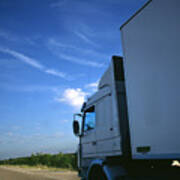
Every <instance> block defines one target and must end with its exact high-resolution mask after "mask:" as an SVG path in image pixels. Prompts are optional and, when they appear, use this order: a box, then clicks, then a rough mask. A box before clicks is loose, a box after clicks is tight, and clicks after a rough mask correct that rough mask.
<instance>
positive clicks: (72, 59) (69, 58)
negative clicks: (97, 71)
mask: <svg viewBox="0 0 180 180" xmlns="http://www.w3.org/2000/svg"><path fill="white" fill-rule="evenodd" d="M58 56H59V57H60V58H61V59H63V60H66V61H70V62H74V63H76V64H80V65H85V66H92V67H97V68H101V67H104V64H103V63H98V62H94V61H89V60H86V59H83V60H81V58H76V57H73V56H69V55H65V54H62V53H59V54H58Z"/></svg>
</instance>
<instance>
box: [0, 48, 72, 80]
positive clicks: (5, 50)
mask: <svg viewBox="0 0 180 180" xmlns="http://www.w3.org/2000/svg"><path fill="white" fill-rule="evenodd" d="M0 52H3V53H6V54H9V55H11V56H13V57H15V58H16V59H19V60H21V61H22V62H24V63H26V64H28V65H30V66H32V67H34V68H36V69H39V70H41V71H42V72H44V73H46V74H50V75H53V76H57V77H61V78H64V79H69V76H68V75H66V74H65V73H64V72H60V71H58V70H55V69H48V68H46V67H45V66H44V65H43V64H41V63H40V62H38V61H37V60H36V59H33V58H31V57H29V56H27V55H24V54H23V53H19V52H17V51H14V50H11V49H8V48H2V47H0Z"/></svg>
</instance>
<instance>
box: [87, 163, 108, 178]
mask: <svg viewBox="0 0 180 180" xmlns="http://www.w3.org/2000/svg"><path fill="white" fill-rule="evenodd" d="M88 180H108V179H107V177H106V175H105V173H104V171H103V169H102V168H101V167H100V166H95V167H94V168H93V169H92V172H91V173H90V177H89V178H88Z"/></svg>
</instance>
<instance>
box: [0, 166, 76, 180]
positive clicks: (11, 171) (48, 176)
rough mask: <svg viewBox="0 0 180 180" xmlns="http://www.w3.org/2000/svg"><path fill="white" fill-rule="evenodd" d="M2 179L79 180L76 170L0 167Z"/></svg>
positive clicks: (0, 178) (0, 179)
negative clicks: (54, 170) (59, 170)
mask: <svg viewBox="0 0 180 180" xmlns="http://www.w3.org/2000/svg"><path fill="white" fill-rule="evenodd" d="M0 180H79V178H78V177H77V173H76V172H71V171H62V172H53V171H47V170H29V169H22V168H13V167H0Z"/></svg>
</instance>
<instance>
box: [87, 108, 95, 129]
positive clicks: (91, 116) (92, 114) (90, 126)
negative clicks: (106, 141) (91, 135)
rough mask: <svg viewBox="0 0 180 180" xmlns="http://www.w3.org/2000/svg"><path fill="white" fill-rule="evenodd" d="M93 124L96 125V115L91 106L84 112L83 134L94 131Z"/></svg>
mask: <svg viewBox="0 0 180 180" xmlns="http://www.w3.org/2000/svg"><path fill="white" fill-rule="evenodd" d="M95 124H96V114H95V108H94V106H92V107H90V108H89V109H88V110H86V112H85V119H84V132H86V131H89V130H92V129H94V128H95Z"/></svg>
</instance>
